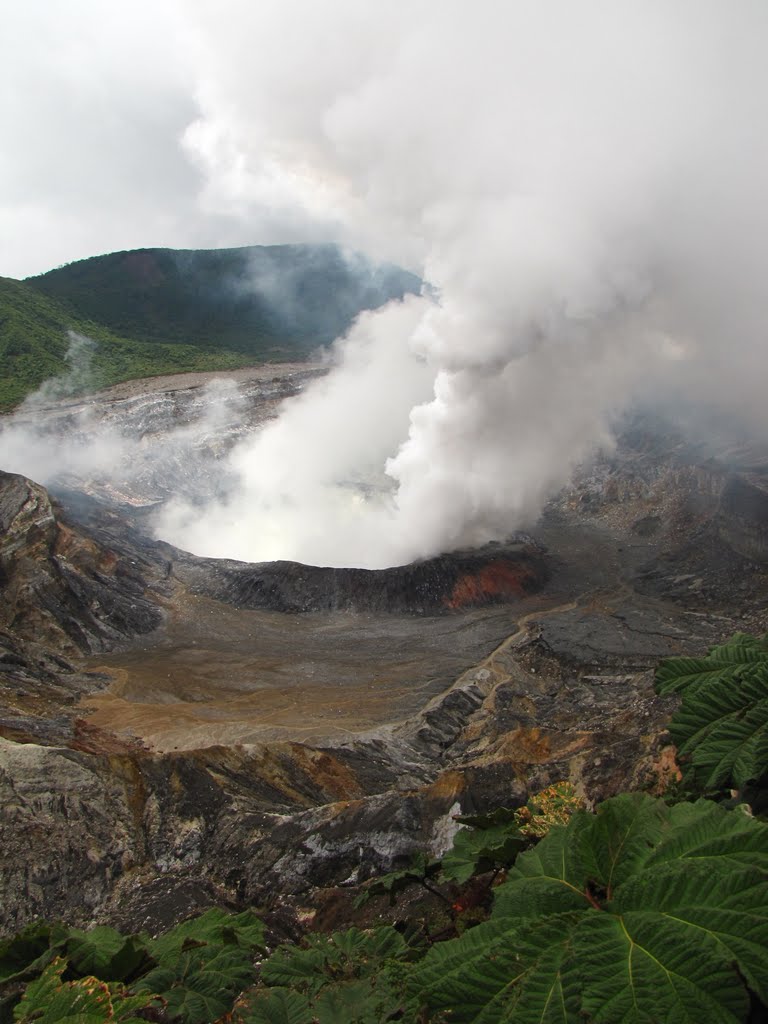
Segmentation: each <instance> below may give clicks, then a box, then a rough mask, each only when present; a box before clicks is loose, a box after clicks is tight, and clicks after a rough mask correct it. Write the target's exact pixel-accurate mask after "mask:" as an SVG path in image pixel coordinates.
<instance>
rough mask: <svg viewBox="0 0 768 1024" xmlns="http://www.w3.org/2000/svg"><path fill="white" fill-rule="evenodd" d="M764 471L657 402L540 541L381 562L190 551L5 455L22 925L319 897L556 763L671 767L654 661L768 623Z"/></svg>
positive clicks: (8, 733)
mask: <svg viewBox="0 0 768 1024" xmlns="http://www.w3.org/2000/svg"><path fill="white" fill-rule="evenodd" d="M154 394H155V395H157V402H158V403H160V402H167V394H165V393H164V392H163V391H161V390H159V391H155V392H154ZM120 401H124V399H123V398H121V399H120ZM142 401H143V402H144V405H145V406H146V401H147V399H146V396H144V397H143V398H142ZM179 402H182V404H183V399H182V398H181V397H180V396H179V395H177V396H176V398H175V403H176V406H177V407H178V403H179ZM145 411H146V408H145ZM113 412H114V409H113ZM763 481H764V465H763V463H762V461H761V456H760V455H759V454H756V453H755V452H753V451H750V452H746V451H742V452H737V453H734V451H733V450H730V451H729V455H728V459H727V460H726V459H725V458H724V457H720V456H718V454H717V452H715V453H713V452H711V451H707V452H703V451H701V450H699V449H697V448H695V447H692V446H691V445H689V444H687V443H686V442H685V441H684V440H683V439H682V438H680V437H678V436H676V435H675V434H674V433H672V432H670V431H669V430H666V431H664V432H659V431H657V430H656V431H654V430H650V429H649V427H648V424H647V423H643V422H640V421H638V422H634V423H630V424H628V425H627V430H626V432H625V434H624V436H623V438H622V440H621V443H620V445H619V447H618V449H617V451H616V453H615V454H614V455H612V456H611V457H610V458H605V459H603V460H602V461H600V462H598V464H597V465H596V466H595V467H593V468H592V469H591V470H590V471H589V472H585V473H583V474H582V475H581V476H580V477H578V478H577V479H576V481H575V483H574V484H573V486H572V487H570V488H569V489H568V490H566V491H564V492H563V493H562V494H561V495H559V496H558V498H557V499H556V500H555V501H554V502H552V503H551V505H550V506H549V507H548V509H547V510H546V512H545V515H544V516H543V517H542V520H541V522H540V523H539V524H537V526H536V528H535V530H534V534H535V537H536V540H535V541H533V540H531V539H530V538H525V537H520V538H517V540H516V541H515V542H514V543H511V544H510V545H502V546H493V547H491V548H489V549H485V550H481V551H476V552H463V553H458V554H454V555H449V556H443V557H441V558H439V559H434V560H432V561H430V562H426V563H421V564H418V565H414V566H408V567H404V568H401V569H393V570H382V571H377V572H364V571H361V570H343V569H332V570H329V569H317V568H313V567H308V566H298V565H296V564H293V563H271V564H264V565H258V566H248V565H245V564H243V563H236V562H225V561H218V560H209V559H201V558H195V557H194V556H191V555H188V554H186V553H184V552H180V551H177V550H176V549H174V548H172V547H170V546H169V545H167V544H163V543H159V542H156V541H152V540H149V539H148V538H147V537H146V535H145V534H144V533H143V531H142V529H141V524H142V516H141V514H140V510H139V512H138V513H137V512H136V511H135V510H134V511H131V509H130V507H129V506H127V505H126V503H125V502H124V501H122V500H120V501H119V502H118V503H117V504H116V503H115V501H114V500H113V499H114V492H112V500H110V501H108V500H107V498H109V493H108V490H109V489H108V488H102V489H101V490H100V489H99V488H98V487H94V486H92V485H91V484H82V482H81V484H80V485H79V486H78V488H77V489H72V488H70V489H69V490H68V491H63V490H60V491H59V492H58V496H57V497H56V498H52V497H51V496H50V495H49V494H48V493H47V492H46V491H45V490H44V489H43V488H42V487H40V486H39V485H37V484H35V483H33V482H31V481H29V480H26V479H24V478H22V477H19V476H14V475H11V474H3V475H2V477H0V529H1V530H2V540H1V546H0V571H1V572H2V581H3V590H2V602H1V603H0V694H1V695H2V705H1V706H0V737H2V738H0V787H1V788H2V834H1V835H0V861H2V872H1V876H2V884H3V887H4V889H3V892H2V894H1V898H0V906H2V915H3V917H2V928H3V930H4V931H5V932H12V931H14V930H16V929H18V928H19V927H20V926H21V925H23V924H24V923H25V922H27V921H29V920H31V919H33V918H34V917H36V916H38V915H45V916H47V917H59V918H63V919H65V920H67V921H70V922H73V923H81V924H85V923H88V922H91V921H111V922H114V923H117V924H119V925H122V926H124V927H128V928H131V929H135V928H140V927H149V928H157V927H160V926H162V925H164V924H167V923H169V922H171V921H173V920H175V919H177V918H178V917H181V916H185V915H186V914H188V913H190V912H191V911H193V910H196V909H201V908H203V907H205V906H207V905H209V904H210V903H212V902H218V903H221V902H224V903H226V904H228V905H232V906H237V905H245V904H248V905H251V904H259V905H264V904H266V903H269V902H270V901H271V900H274V896H275V893H281V894H283V895H284V896H285V898H295V899H296V900H298V901H300V902H301V903H303V904H304V905H308V904H309V905H311V904H312V903H313V902H315V903H318V902H322V901H323V900H326V901H327V900H328V899H329V898H336V897H334V896H333V895H331V896H329V895H328V894H329V893H330V894H334V893H335V894H338V893H340V892H341V890H339V889H338V888H337V887H338V886H343V887H346V888H347V889H348V888H349V887H350V886H353V885H354V884H356V883H357V882H359V881H362V880H364V879H365V878H367V877H370V876H371V875H373V874H375V873H377V872H380V871H385V870H389V869H391V868H392V867H393V866H398V865H400V864H402V863H404V862H405V861H406V860H407V859H408V857H409V856H410V855H411V854H412V853H413V852H414V851H416V850H429V851H430V852H431V853H433V854H439V853H441V852H442V851H443V850H444V849H445V848H446V846H447V845H449V843H450V840H451V837H452V834H453V832H454V831H455V828H456V825H455V822H454V821H453V815H455V814H457V813H477V812H483V811H486V810H490V809H492V808H494V807H497V806H499V805H505V806H508V807H509V806H516V805H518V804H520V803H521V802H522V801H524V800H525V799H526V796H527V794H528V791H529V790H535V789H538V788H541V787H543V786H545V785H547V784H549V783H550V782H554V781H557V780H561V779H569V780H570V781H571V782H572V783H573V784H575V785H576V786H577V787H578V788H579V790H580V791H581V792H582V793H583V794H584V796H585V797H586V798H587V799H600V798H604V797H606V796H608V795H610V794H611V793H613V792H616V791H618V790H622V789H630V788H636V787H638V786H647V787H652V788H657V789H661V788H663V786H664V785H665V783H666V782H667V781H668V778H669V775H670V773H673V772H674V761H673V759H672V758H671V757H670V756H669V755H670V750H669V748H668V746H667V737H666V734H665V731H664V723H665V721H666V720H667V719H668V716H669V713H670V710H671V706H670V700H669V699H668V698H665V699H662V698H659V697H657V696H655V695H654V693H653V687H652V669H653V666H654V665H655V663H656V662H657V660H658V659H659V658H660V657H663V656H665V655H669V654H680V653H686V652H693V651H699V650H701V649H702V648H704V647H705V646H707V645H708V644H709V643H711V642H714V641H715V640H717V639H720V638H722V637H723V636H725V635H727V634H729V633H731V632H733V631H734V630H735V629H736V628H744V629H748V630H750V631H757V632H760V631H763V630H765V628H766V622H765V612H764V603H765V594H766V584H767V583H768V576H767V573H768V568H767V567H768V539H766V536H765V533H764V527H763V524H764V522H765V517H764V515H763V512H764V505H765V497H764V495H765V488H764V482H763ZM84 492H89V493H84ZM94 495H95V496H94Z"/></svg>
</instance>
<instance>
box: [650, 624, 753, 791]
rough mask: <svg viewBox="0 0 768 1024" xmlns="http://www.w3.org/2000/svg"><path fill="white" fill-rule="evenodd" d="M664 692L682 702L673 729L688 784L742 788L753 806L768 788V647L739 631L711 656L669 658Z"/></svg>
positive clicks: (661, 674) (660, 683) (660, 681)
mask: <svg viewBox="0 0 768 1024" xmlns="http://www.w3.org/2000/svg"><path fill="white" fill-rule="evenodd" d="M656 688H657V690H658V692H659V693H676V694H679V695H680V696H681V697H682V703H681V706H680V708H679V709H678V710H677V711H676V712H675V714H674V715H673V716H672V721H671V723H670V727H669V731H670V734H671V736H672V739H673V740H674V742H675V745H676V746H677V751H678V758H679V760H680V763H681V765H682V769H683V777H684V780H685V782H686V783H687V784H688V785H689V786H690V787H691V788H692V789H693V790H695V791H698V792H705V793H709V792H715V793H716V792H719V791H722V790H726V789H735V790H738V791H739V792H740V793H741V794H742V796H743V797H744V798H746V799H747V800H748V801H749V802H750V803H753V802H754V800H755V798H756V797H758V796H759V795H760V792H761V791H764V790H765V789H766V783H768V642H767V641H766V639H765V638H763V639H761V640H759V639H757V638H756V637H753V636H748V635H747V634H746V633H736V635H735V636H733V637H732V638H731V639H730V640H729V641H727V643H724V644H721V645H719V646H717V647H713V648H712V649H711V650H710V651H709V653H708V654H707V655H706V657H703V658H667V659H666V660H665V661H662V662H661V664H660V665H659V668H658V670H657V672H656Z"/></svg>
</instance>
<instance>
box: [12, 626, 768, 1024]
mask: <svg viewBox="0 0 768 1024" xmlns="http://www.w3.org/2000/svg"><path fill="white" fill-rule="evenodd" d="M767 657H768V648H767V647H766V642H765V641H759V640H755V639H754V638H752V637H747V636H744V635H743V634H737V636H735V637H734V638H733V639H732V640H730V641H729V642H728V643H727V644H723V645H721V646H720V647H715V648H713V649H712V650H711V651H710V652H709V654H708V655H707V656H706V657H705V658H700V659H691V658H675V659H667V661H665V662H664V663H662V665H661V666H660V668H659V673H658V677H657V681H658V686H659V688H660V689H662V690H663V691H664V692H678V693H680V694H682V704H681V707H680V709H679V710H678V712H676V714H675V715H674V716H673V719H672V723H671V726H670V728H671V731H672V733H673V735H674V736H675V737H676V738H677V739H678V742H679V743H680V744H681V751H682V752H683V757H685V758H687V761H686V762H685V767H686V772H687V774H688V776H689V781H690V782H692V783H696V782H697V781H698V782H700V783H701V784H703V785H705V786H706V787H707V788H708V789H710V790H712V789H718V787H722V786H727V785H729V784H736V785H737V786H741V787H742V789H744V790H748V789H749V788H750V787H752V790H754V792H756V793H757V794H758V795H759V793H760V792H761V790H760V789H759V787H757V783H759V782H760V780H761V779H762V780H764V778H765V775H766V771H767V770H768V762H766V758H765V748H764V745H763V742H762V739H761V738H760V736H761V733H760V730H761V728H763V726H761V724H760V723H761V722H762V721H763V719H762V718H761V717H760V716H761V715H762V714H763V712H762V710H761V711H760V714H757V713H756V711H755V709H761V708H762V702H764V700H765V695H764V690H763V686H764V679H765V675H764V670H765V663H766V658H767ZM710 698H711V701H710ZM756 737H757V738H756ZM713 751H714V753H713ZM713 765H714V766H715V767H713ZM756 787H757V788H756ZM464 822H465V824H466V825H467V826H468V827H466V828H464V829H462V830H461V831H460V832H459V833H458V835H457V837H456V841H455V844H454V848H453V850H452V851H450V852H449V853H448V854H447V855H446V857H445V858H444V859H443V861H442V863H440V862H435V861H427V859H426V858H425V857H423V856H422V857H421V858H419V859H417V861H416V862H414V864H412V865H411V866H410V867H408V868H406V869H404V870H402V871H399V872H393V873H391V874H390V875H389V876H385V877H384V879H379V880H378V881H374V882H373V883H371V884H370V885H369V886H368V887H367V889H366V890H364V892H366V898H371V897H372V896H375V895H377V894H385V895H389V896H390V897H393V896H394V895H395V894H396V893H397V892H398V891H399V890H400V889H402V888H405V887H407V886H409V885H411V886H412V885H415V884H419V885H422V886H425V887H426V888H429V889H430V891H431V892H435V893H436V894H437V895H441V893H440V892H439V890H438V889H436V888H435V886H440V885H442V886H448V887H449V891H451V887H452V890H453V892H454V894H455V891H456V885H457V884H465V883H466V885H467V889H466V890H465V892H469V891H470V890H471V888H472V887H473V886H475V887H476V886H477V883H478V882H479V881H482V879H483V878H485V879H486V880H487V879H489V878H491V879H493V878H497V877H498V874H499V871H501V870H502V869H506V878H505V880H504V881H503V882H502V883H501V884H500V885H498V886H497V887H496V888H495V890H494V896H493V905H492V908H491V910H490V914H486V919H485V920H483V922H482V923H480V924H476V925H475V926H474V927H472V924H473V920H474V919H473V920H471V921H468V922H466V924H465V925H464V928H465V930H463V933H462V934H460V935H459V936H458V937H452V938H446V939H444V940H443V941H435V939H434V938H433V937H430V936H429V934H428V933H427V931H426V930H425V931H424V933H423V934H422V933H420V932H419V929H418V928H416V927H415V926H412V927H410V928H409V929H408V932H407V934H406V932H405V931H401V930H398V929H397V928H393V927H390V926H389V925H386V926H381V927H378V928H374V929H368V930H362V929H359V928H350V929H348V930H346V931H342V932H336V933H334V934H333V935H322V934H313V935H308V936H305V938H304V939H303V940H302V942H301V943H300V944H283V945H280V946H278V947H277V949H275V950H274V951H273V952H272V953H271V955H267V950H266V948H265V933H266V930H265V928H264V925H263V924H262V923H261V922H260V921H259V920H258V918H256V917H255V916H254V915H253V914H252V913H250V912H245V913H242V914H237V915H232V914H226V913H225V912H224V911H221V910H211V911H208V912H207V913H206V914H203V915H202V916H201V917H198V918H195V919H192V920H189V921H186V922H184V923H183V924H181V925H179V926H177V927H176V928H174V929H172V930H171V931H169V932H167V933H166V934H165V935H163V936H160V937H159V938H155V939H151V938H149V937H148V936H145V935H136V936H123V935H121V934H120V933H119V932H117V931H115V930H114V929H112V928H108V927H100V928H94V929H92V930H90V931H88V932H84V931H80V930H78V929H70V928H66V927H64V926H62V925H47V924H43V923H36V924H34V925H31V926H30V927H28V928H27V929H25V930H24V932H22V933H21V934H19V935H17V936H16V937H14V938H13V939H10V940H8V941H6V942H3V943H0V1024H6V1022H10V1021H11V1020H13V1021H15V1022H16V1024H33V1022H36V1024H103V1022H107V1021H122V1022H124V1024H137V1022H138V1021H139V1020H154V1021H159V1022H162V1024H210V1022H213V1021H220V1022H221V1024H224V1022H226V1024H336V1022H339V1024H383V1022H387V1021H401V1022H404V1024H430V1022H431V1024H449V1022H456V1024H534V1022H536V1024H590V1022H591V1024H700V1022H703V1021H706V1022H707V1024H746V1022H748V1021H750V1022H751V1021H756V1020H758V1019H759V1020H761V1021H762V1020H765V1019H766V1015H767V1014H768V824H766V823H765V822H764V821H762V820H760V819H759V818H756V817H753V816H752V814H751V812H750V809H749V807H748V806H747V805H744V804H742V805H739V806H737V807H735V808H733V807H730V808H729V807H727V806H725V805H723V804H720V803H716V802H713V801H711V800H705V799H699V800H696V801H695V802H690V801H689V802H680V803H677V804H671V805H670V803H669V802H667V801H665V800H661V799H655V798H653V797H651V796H648V795H647V794H642V793H624V794H621V795H619V796H617V797H614V798H612V799H610V800H606V801H604V802H603V803H602V804H600V805H599V806H598V808H597V811H596V813H590V812H587V811H586V810H584V809H581V808H580V807H579V805H578V801H577V799H576V795H575V793H574V791H573V790H572V788H571V787H569V786H568V784H567V783H561V784H558V785H556V786H552V787H549V789H547V790H545V791H543V793H540V794H537V795H536V796H534V797H533V798H532V799H531V800H530V801H529V804H528V805H527V806H526V807H525V808H520V809H517V810H505V809H500V810H499V811H497V812H494V813H493V814H490V815H485V816H482V817H479V818H471V819H464ZM478 873H480V874H478ZM483 873H485V874H483ZM485 884H486V885H490V884H491V882H488V881H486V883H485ZM487 892H488V894H489V896H490V889H487ZM442 897H443V898H444V899H447V897H446V895H445V893H443V894H442ZM461 907H462V897H461V893H459V898H458V899H457V900H456V902H455V903H454V904H453V909H454V912H455V913H459V912H460V910H461ZM461 931H462V924H461V922H459V921H456V928H455V931H454V933H453V934H454V935H455V934H456V933H457V932H461ZM756 1014H757V1016H756Z"/></svg>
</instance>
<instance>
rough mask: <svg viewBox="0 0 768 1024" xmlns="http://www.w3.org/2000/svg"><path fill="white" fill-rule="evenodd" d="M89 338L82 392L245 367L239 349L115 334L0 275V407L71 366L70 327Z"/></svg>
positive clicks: (246, 360)
mask: <svg viewBox="0 0 768 1024" xmlns="http://www.w3.org/2000/svg"><path fill="white" fill-rule="evenodd" d="M70 330H71V331H76V332H78V333H80V334H84V335H86V336H88V337H89V338H92V339H93V340H94V341H95V342H96V348H95V350H94V352H93V356H92V360H91V370H92V372H91V374H90V375H89V377H88V378H87V379H83V380H82V381H81V385H82V388H83V390H96V389H98V388H102V387H107V386H108V385H110V384H117V383H118V382H119V381H123V380H133V379H135V378H138V377H152V376H157V375H158V374H162V373H180V372H182V371H187V370H214V369H227V368H231V367H235V366H243V365H246V364H247V363H249V362H252V361H253V360H251V359H249V358H248V357H247V356H246V355H245V354H244V353H242V352H230V351H228V350H226V349H221V348H216V349H211V348H209V349H208V350H206V349H204V348H201V347H199V346H193V345H168V344H157V343H153V342H147V341H136V340H133V339H129V338H123V337H119V336H118V335H117V334H114V333H113V332H111V331H109V330H108V329H107V328H105V327H103V326H101V325H99V324H96V323H94V322H92V321H90V320H88V319H86V318H84V317H77V316H74V315H73V314H72V313H71V312H70V311H69V310H68V309H66V308H65V307H63V306H62V305H61V304H59V303H57V302H54V301H53V300H52V299H49V298H47V297H46V296H44V295H41V294H40V293H39V292H37V291H35V290H34V289H33V288H30V287H29V286H28V285H27V284H25V283H24V282H22V281H14V280H11V279H10V278H6V277H0V410H5V411H7V410H9V409H11V408H13V406H15V405H17V404H18V403H19V402H21V401H22V399H23V398H24V397H25V396H26V395H27V394H29V392H31V391H34V390H35V389H36V388H37V387H39V385H40V384H42V382H43V381H44V380H46V379H48V378H50V377H57V376H60V375H62V374H64V373H66V372H68V370H69V369H70V367H69V365H68V363H67V361H66V359H65V355H66V352H67V350H68V348H69V345H70V340H69V336H68V331H70Z"/></svg>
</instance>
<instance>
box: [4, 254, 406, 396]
mask: <svg viewBox="0 0 768 1024" xmlns="http://www.w3.org/2000/svg"><path fill="white" fill-rule="evenodd" d="M419 287H420V281H419V279H418V278H417V277H415V276H414V275H413V274H409V273H407V272H406V271H404V270H401V269H399V268H398V267H393V266H390V265H384V266H374V265H372V264H369V263H368V262H367V261H366V260H364V259H363V258H362V257H356V256H351V255H345V254H343V253H342V251H341V250H340V249H339V248H338V247H336V246H332V245H282V246H248V247H244V248H239V249H220V250H172V249H137V250H133V251H130V252H117V253H110V254H109V255H106V256H94V257H92V258H91V259H86V260H79V261H77V262H75V263H70V264H68V265H67V266H64V267H59V268H58V269H56V270H51V271H49V272H48V273H46V274H41V275H39V276H37V277H32V278H28V279H27V280H26V281H14V280H11V279H9V278H0V411H3V410H8V409H10V408H12V407H13V406H14V405H16V404H18V403H19V402H20V401H22V399H23V398H24V397H25V396H26V395H27V394H29V393H30V392H31V391H34V390H35V388H37V387H38V386H39V385H40V384H41V383H42V382H43V381H44V380H46V379H48V378H51V377H56V376H60V375H61V374H63V373H66V372H67V370H68V366H67V364H66V362H65V358H64V357H65V353H66V351H67V348H68V335H67V332H68V331H70V330H71V331H75V332H77V333H79V334H83V335H86V336H87V337H90V338H92V339H93V340H94V341H95V342H96V343H97V347H96V349H95V351H94V353H93V359H92V377H91V378H90V379H89V381H88V387H89V389H91V390H95V389H98V388H103V387H107V386H109V385H110V384H117V383H119V382H120V381H124V380H134V379H138V378H141V377H153V376H158V375H160V374H165V373H184V372H189V371H193V370H225V369H234V368H235V367H238V366H249V365H254V364H257V363H264V362H289V361H294V360H296V361H300V360H302V359H305V358H307V357H308V356H309V355H310V354H311V353H312V352H313V351H314V350H315V349H317V348H318V347H319V346H321V345H326V344H328V343H330V342H331V341H332V340H333V339H334V338H336V337H337V336H338V335H340V334H343V333H344V332H345V331H346V330H347V329H348V328H349V326H350V324H351V323H352V321H353V319H354V318H355V316H356V315H357V314H358V313H359V312H360V311H361V310H363V309H375V308H377V307H378V306H380V305H382V304H383V303H384V302H386V301H388V300H389V299H392V298H402V297H403V296H404V295H405V294H407V293H409V292H417V291H418V290H419Z"/></svg>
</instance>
